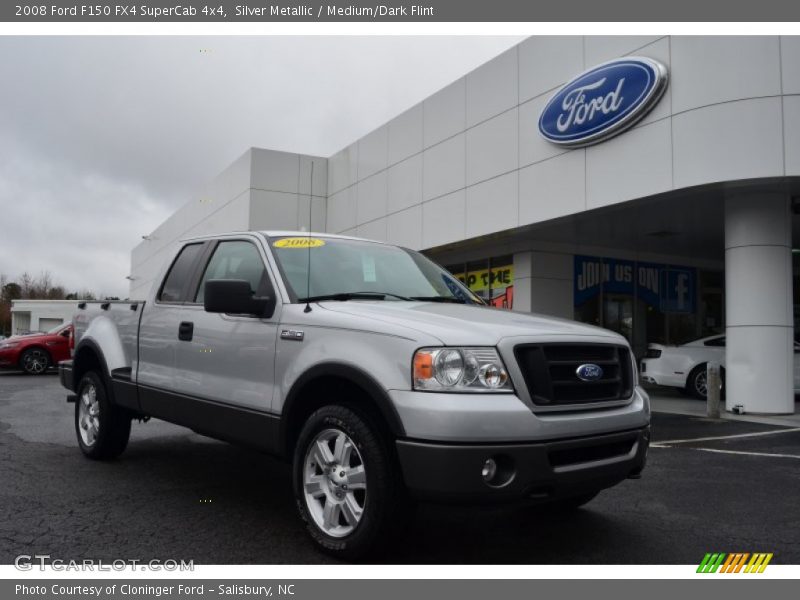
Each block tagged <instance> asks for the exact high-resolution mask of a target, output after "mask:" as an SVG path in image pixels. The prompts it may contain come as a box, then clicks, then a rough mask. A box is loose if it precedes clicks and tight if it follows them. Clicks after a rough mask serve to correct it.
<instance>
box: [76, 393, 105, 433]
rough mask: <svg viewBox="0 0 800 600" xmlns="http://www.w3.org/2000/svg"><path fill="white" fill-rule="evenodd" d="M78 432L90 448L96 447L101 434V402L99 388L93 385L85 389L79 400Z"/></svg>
mask: <svg viewBox="0 0 800 600" xmlns="http://www.w3.org/2000/svg"><path fill="white" fill-rule="evenodd" d="M78 402H80V404H79V405H78V431H79V432H80V435H81V440H82V441H83V443H84V444H85V445H86V446H88V447H91V446H94V444H95V442H96V441H97V436H98V435H99V434H100V402H99V401H98V399H97V388H96V387H95V386H94V384H93V383H88V384H86V385H85V386H84V387H83V391H82V392H81V397H80V399H79V400H78Z"/></svg>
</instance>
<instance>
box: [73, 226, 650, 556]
mask: <svg viewBox="0 0 800 600" xmlns="http://www.w3.org/2000/svg"><path fill="white" fill-rule="evenodd" d="M73 323H74V327H75V335H74V340H75V343H76V345H75V347H74V353H73V360H72V361H66V362H62V363H60V365H59V371H60V377H61V382H62V384H63V385H64V386H65V387H66V388H68V389H69V390H71V392H72V393H73V394H72V395H71V396H70V399H71V400H72V401H74V402H75V429H76V432H77V441H78V444H79V446H80V449H81V450H82V451H83V453H84V454H85V455H86V456H88V457H89V458H93V459H110V458H113V457H116V456H118V455H119V454H121V453H122V452H123V450H124V449H125V447H126V445H127V443H128V437H129V435H130V430H131V420H132V419H135V418H139V419H142V418H146V417H154V418H158V419H163V420H166V421H170V422H172V423H177V424H179V425H183V426H186V427H189V428H191V429H193V430H195V431H197V432H199V433H201V434H204V435H207V436H210V437H213V438H217V439H221V440H226V441H230V442H235V443H241V444H246V445H248V446H251V447H253V448H257V449H259V450H262V451H266V452H269V453H271V454H274V455H277V456H279V457H282V458H284V459H286V460H288V461H291V462H292V464H293V481H294V494H295V497H296V499H297V507H298V510H299V513H300V516H301V517H302V519H303V520H304V521H305V523H306V525H307V529H308V531H309V533H310V534H311V536H312V538H313V539H314V540H315V541H316V543H317V544H319V546H321V547H322V548H323V549H325V550H327V551H328V552H331V553H334V554H336V555H338V556H342V557H345V558H356V557H358V556H361V555H363V554H364V553H365V552H367V551H369V550H370V549H371V548H374V547H375V546H376V544H378V543H379V542H386V541H389V540H391V539H392V534H393V532H396V530H397V528H398V527H401V528H402V527H405V526H407V519H408V518H409V515H410V512H409V510H408V509H409V507H411V506H413V504H414V502H415V501H417V500H418V499H422V500H438V501H449V502H462V503H476V504H487V503H495V502H530V503H533V504H536V503H549V504H558V505H560V506H562V507H573V508H574V507H578V506H580V505H582V504H585V503H586V502H588V501H589V500H591V499H592V498H593V497H594V496H595V495H597V493H598V492H600V491H601V490H603V489H604V488H607V487H610V486H613V485H615V484H617V483H619V482H621V481H623V480H624V479H626V478H638V477H639V476H640V473H641V471H642V469H643V468H644V465H645V459H646V455H647V448H648V444H649V437H650V433H649V432H650V430H649V422H650V407H649V399H648V397H647V394H646V393H645V392H644V391H643V390H642V389H641V388H640V387H639V385H638V380H637V373H636V365H635V362H634V357H633V354H632V353H631V350H630V347H629V345H628V343H627V342H626V341H625V339H624V338H623V337H621V336H619V335H617V334H615V333H612V332H610V331H607V330H604V329H599V328H596V327H591V326H587V325H583V324H579V323H575V322H572V321H567V320H561V319H555V318H549V317H542V316H536V315H531V314H522V313H518V312H511V311H508V310H502V309H495V308H490V307H487V306H485V304H484V303H483V301H482V300H481V299H480V298H479V297H478V296H476V295H475V294H473V293H472V292H471V291H470V290H469V289H468V288H467V287H465V286H464V285H463V284H462V283H461V282H460V281H459V280H458V279H456V278H455V277H453V276H452V275H451V274H449V273H448V272H447V271H445V270H444V269H442V268H441V267H439V266H437V265H436V264H435V263H433V262H432V261H430V260H429V259H428V258H426V257H425V256H423V255H422V254H420V253H418V252H414V251H411V250H408V249H404V248H399V247H396V246H391V245H388V244H383V243H379V242H371V241H367V240H361V239H357V238H352V237H344V236H334V235H328V234H308V233H293V232H247V233H231V234H226V235H216V236H211V237H203V238H197V239H190V240H186V241H184V242H182V243H181V244H180V247H179V248H177V250H176V253H175V255H174V257H173V258H172V260H170V261H169V263H168V264H167V265H166V266H165V268H164V272H163V273H162V275H161V276H160V277H159V278H158V279H157V281H156V283H155V285H154V286H153V290H152V291H151V293H150V296H149V297H148V298H147V299H146V301H136V302H105V303H102V304H101V303H87V304H82V305H80V306H79V310H78V311H77V313H76V315H75V317H74V321H73Z"/></svg>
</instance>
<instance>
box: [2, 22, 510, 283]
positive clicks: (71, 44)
mask: <svg viewBox="0 0 800 600" xmlns="http://www.w3.org/2000/svg"><path fill="white" fill-rule="evenodd" d="M517 41H519V38H514V37H436V36H425V37H412V36H402V37H380V36H372V37H345V36H340V37H326V36H310V37H293V36H275V37H190V36H179V37H167V36H162V37H145V36H136V37H79V36H74V37H3V38H0V53H1V54H0V55H2V56H3V57H4V60H2V61H0V81H2V84H3V94H0V272H5V273H7V274H9V275H18V274H19V273H21V272H22V271H24V270H28V271H30V272H32V273H39V272H41V271H42V270H49V271H50V272H51V273H52V274H53V275H54V277H55V279H56V280H57V281H58V282H60V283H62V284H64V285H66V286H67V287H68V288H70V289H76V288H79V289H83V288H87V287H88V288H91V289H92V290H94V291H96V292H100V291H102V292H105V293H108V294H113V295H120V296H123V297H124V295H125V294H126V291H127V281H126V280H125V279H124V277H125V276H126V275H127V274H128V272H129V268H130V250H131V248H133V246H134V245H136V243H138V242H139V241H140V240H141V235H143V234H145V233H148V232H149V231H151V230H152V229H154V228H155V227H156V226H157V225H158V224H159V223H160V222H161V221H163V220H164V219H165V218H166V217H167V216H168V215H169V214H171V213H172V212H174V210H175V209H176V208H177V207H178V206H180V205H181V204H182V203H184V202H186V201H188V200H189V199H190V197H191V194H192V192H193V191H194V190H196V189H198V188H199V187H200V186H201V184H202V183H204V182H206V181H208V180H210V179H213V177H214V176H215V175H216V174H217V173H219V172H220V171H222V170H223V169H224V168H225V167H226V166H227V165H228V164H229V163H231V162H232V161H233V160H234V159H235V158H237V157H238V156H239V155H241V154H242V152H244V151H245V150H246V149H247V148H248V147H251V146H256V147H264V148H272V149H276V150H287V151H294V152H302V153H308V154H317V155H321V156H329V155H331V154H333V153H334V152H336V151H338V150H339V149H341V148H343V147H344V146H346V145H348V144H350V143H352V142H353V141H355V140H356V139H358V138H359V137H361V136H362V135H364V134H366V133H367V132H369V131H371V130H372V129H374V128H375V127H377V126H379V125H381V124H383V123H384V122H386V121H387V120H389V119H390V118H392V117H393V116H395V115H397V114H399V113H400V112H402V111H403V110H405V109H407V108H409V107H410V106H412V105H413V104H415V103H416V102H419V101H420V100H422V99H424V98H425V97H427V96H429V95H430V94H431V93H433V92H435V91H436V90H437V89H439V88H441V87H443V86H445V85H446V84H448V83H450V82H451V81H454V80H455V79H457V78H458V77H460V76H463V75H464V74H465V73H466V72H468V71H470V70H471V69H473V68H474V67H476V66H477V65H479V64H481V63H482V62H485V61H486V60H488V59H489V58H491V57H493V56H495V55H497V54H499V53H500V52H502V51H503V50H505V49H506V48H508V47H510V46H512V45H513V44H514V43H516V42H517Z"/></svg>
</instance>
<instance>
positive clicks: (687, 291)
mask: <svg viewBox="0 0 800 600" xmlns="http://www.w3.org/2000/svg"><path fill="white" fill-rule="evenodd" d="M696 281H697V269H695V268H694V267H681V266H675V265H662V264H658V263H643V262H640V263H637V262H635V261H631V260H622V259H616V258H600V257H596V256H579V255H576V256H575V277H574V301H575V306H576V307H577V306H581V305H582V304H583V303H584V302H586V301H587V300H589V299H590V298H592V297H594V296H596V295H598V294H599V293H600V290H601V286H602V290H603V291H604V293H606V294H623V295H629V296H636V297H637V298H638V299H639V300H642V301H643V302H644V303H645V304H647V305H648V306H652V307H653V308H657V309H658V310H660V311H661V312H665V313H693V312H694V309H695V296H696V290H697V286H696Z"/></svg>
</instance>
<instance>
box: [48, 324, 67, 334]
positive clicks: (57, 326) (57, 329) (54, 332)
mask: <svg viewBox="0 0 800 600" xmlns="http://www.w3.org/2000/svg"><path fill="white" fill-rule="evenodd" d="M62 329H64V324H63V323H62V324H61V325H56V326H55V327H53V328H52V329H48V330H47V331H46V332H45V333H47V334H48V335H55V334H56V333H58V332H59V331H61V330H62Z"/></svg>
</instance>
